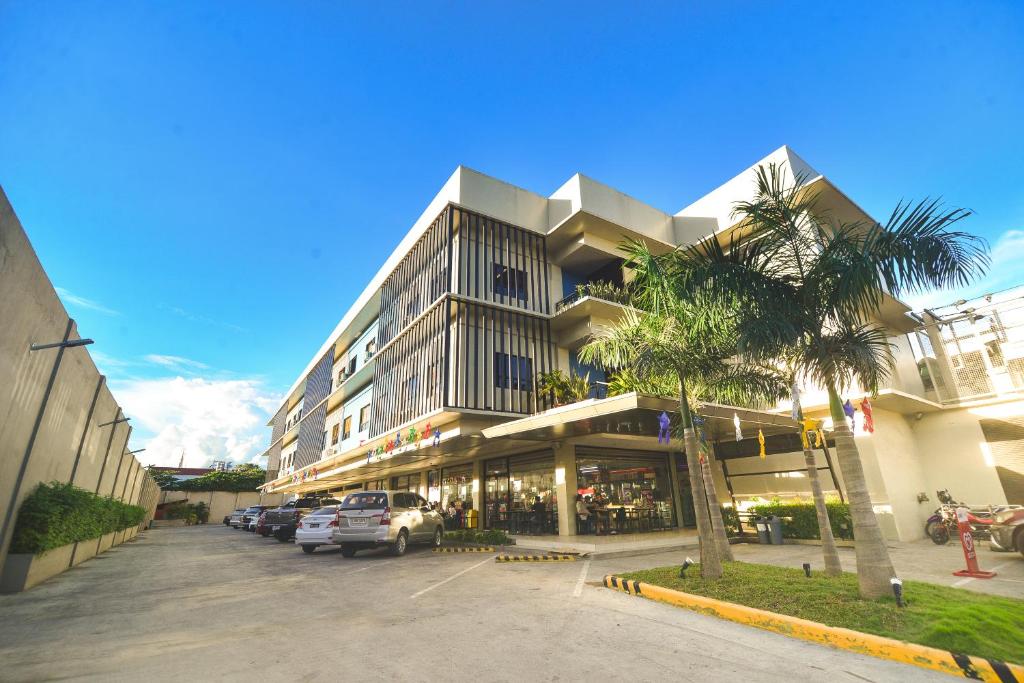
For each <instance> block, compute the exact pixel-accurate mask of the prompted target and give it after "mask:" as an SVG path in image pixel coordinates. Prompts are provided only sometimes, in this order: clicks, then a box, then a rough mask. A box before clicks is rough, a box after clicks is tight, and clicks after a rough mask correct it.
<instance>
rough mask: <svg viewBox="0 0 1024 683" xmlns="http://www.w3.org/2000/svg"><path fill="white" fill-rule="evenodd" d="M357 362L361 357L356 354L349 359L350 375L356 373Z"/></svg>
mask: <svg viewBox="0 0 1024 683" xmlns="http://www.w3.org/2000/svg"><path fill="white" fill-rule="evenodd" d="M357 360H359V356H357V355H355V354H353V355H352V357H351V358H349V359H348V374H350V375H351V374H352V373H354V372H355V371H356V361H357Z"/></svg>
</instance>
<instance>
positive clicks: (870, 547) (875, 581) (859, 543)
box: [828, 386, 896, 598]
mask: <svg viewBox="0 0 1024 683" xmlns="http://www.w3.org/2000/svg"><path fill="white" fill-rule="evenodd" d="M828 402H829V408H830V410H831V413H832V421H833V422H834V423H835V439H836V458H837V459H838V460H839V469H840V470H842V472H843V482H844V483H845V484H846V497H847V498H848V499H849V501H850V517H851V519H852V520H853V538H854V549H855V551H856V555H857V582H858V584H859V586H860V595H861V597H863V598H879V597H882V596H883V595H888V594H889V593H890V591H891V586H890V584H889V579H891V578H892V577H894V576H895V575H896V574H895V572H894V571H893V568H892V560H890V559H889V549H888V548H887V547H886V545H885V537H884V536H883V535H882V529H881V527H879V526H878V519H877V518H876V517H875V511H874V509H873V508H872V506H871V495H870V494H869V493H868V486H867V482H866V480H865V478H864V465H863V464H862V463H861V461H860V453H859V452H858V450H857V444H856V443H855V442H854V440H853V434H852V433H851V432H850V428H849V427H847V426H846V415H845V414H844V413H843V405H842V403H841V402H840V400H839V393H838V392H837V391H836V389H835V387H833V386H830V387H828Z"/></svg>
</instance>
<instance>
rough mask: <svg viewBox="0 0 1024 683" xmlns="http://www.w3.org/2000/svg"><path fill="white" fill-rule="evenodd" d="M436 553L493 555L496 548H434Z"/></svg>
mask: <svg viewBox="0 0 1024 683" xmlns="http://www.w3.org/2000/svg"><path fill="white" fill-rule="evenodd" d="M434 552H435V553H493V552H494V548H491V547H489V546H484V547H473V548H470V547H465V548H462V547H453V548H434Z"/></svg>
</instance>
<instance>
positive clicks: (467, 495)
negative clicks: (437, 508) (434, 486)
mask: <svg viewBox="0 0 1024 683" xmlns="http://www.w3.org/2000/svg"><path fill="white" fill-rule="evenodd" d="M456 501H458V503H459V504H460V505H461V506H462V508H463V509H469V508H472V507H473V466H472V465H459V466H458V467H445V468H444V469H442V470H441V507H442V508H444V509H448V507H449V505H450V504H451V503H455V502H456Z"/></svg>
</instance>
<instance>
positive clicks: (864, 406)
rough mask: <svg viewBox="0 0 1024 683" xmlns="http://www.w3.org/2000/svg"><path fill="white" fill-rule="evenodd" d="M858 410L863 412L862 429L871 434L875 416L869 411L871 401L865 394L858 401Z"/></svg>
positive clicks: (873, 428) (873, 429)
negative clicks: (861, 399) (862, 398)
mask: <svg viewBox="0 0 1024 683" xmlns="http://www.w3.org/2000/svg"><path fill="white" fill-rule="evenodd" d="M860 412H862V413H864V431H865V432H868V433H869V434H873V433H874V431H875V416H874V415H873V414H872V413H871V401H869V400H868V397H867V396H865V397H864V400H863V401H861V402H860Z"/></svg>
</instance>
